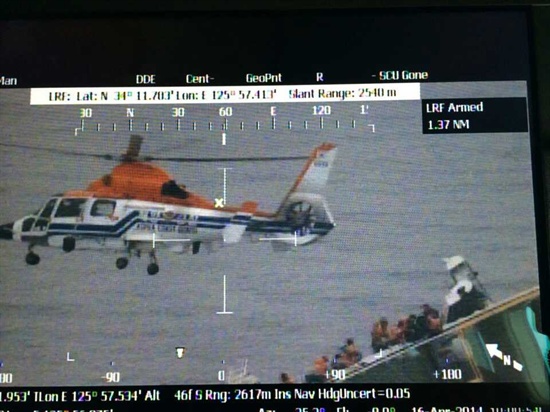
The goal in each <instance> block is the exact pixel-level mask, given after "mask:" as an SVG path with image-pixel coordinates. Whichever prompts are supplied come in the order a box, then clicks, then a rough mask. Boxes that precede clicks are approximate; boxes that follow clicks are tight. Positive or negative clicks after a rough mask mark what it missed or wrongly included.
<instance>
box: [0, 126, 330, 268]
mask: <svg viewBox="0 0 550 412" xmlns="http://www.w3.org/2000/svg"><path fill="white" fill-rule="evenodd" d="M142 142H143V138H142V137H141V136H139V135H131V136H130V141H129V144H128V148H127V150H126V153H124V154H123V155H121V156H112V155H94V154H81V153H74V152H66V151H65V152H64V153H67V154H73V155H83V156H92V157H96V158H98V157H100V158H104V159H108V160H115V161H118V164H117V165H116V166H115V167H114V168H113V169H112V170H111V172H110V173H108V174H106V175H104V176H102V177H100V178H99V179H97V180H94V181H92V182H91V183H89V185H88V186H87V188H86V189H84V190H69V191H66V192H64V193H62V194H59V195H54V196H52V197H51V198H50V199H49V200H47V201H46V203H45V204H44V206H43V207H42V208H41V209H39V210H38V211H36V212H35V213H33V214H30V215H27V216H24V217H22V218H20V219H18V220H15V221H14V222H11V223H7V224H3V225H0V239H4V240H15V241H20V242H24V243H27V244H28V251H27V254H26V256H25V262H26V263H27V264H28V265H31V266H34V265H38V264H39V262H40V256H39V255H38V254H37V253H36V251H35V249H36V248H37V247H42V246H49V247H57V248H61V249H62V250H63V251H64V252H66V253H70V252H72V251H74V250H112V251H115V252H116V253H117V254H118V257H117V259H116V262H115V266H116V268H117V269H120V270H122V269H124V268H126V267H127V266H128V263H129V259H130V258H132V257H134V256H137V257H140V256H141V255H142V254H148V255H149V264H148V266H147V273H148V274H149V275H155V274H157V273H158V272H159V264H158V259H157V251H158V250H159V249H161V248H163V249H168V250H169V251H171V252H174V253H178V254H183V253H190V254H193V255H194V254H197V253H199V251H200V250H201V246H202V245H204V247H205V248H206V249H207V250H208V251H214V250H216V249H217V248H218V246H220V247H221V246H224V245H230V244H235V243H238V242H240V241H241V240H242V239H243V236H244V235H246V236H247V237H249V238H250V240H251V241H261V240H267V241H269V242H270V243H271V244H272V246H273V248H274V249H275V250H289V249H291V248H292V247H298V246H303V245H307V244H310V243H312V242H314V241H316V240H318V239H319V238H321V237H323V236H325V235H327V234H328V233H329V232H330V231H331V230H332V229H333V228H334V227H335V223H334V219H333V217H332V215H331V213H330V211H329V208H328V205H327V202H326V200H325V198H324V197H323V195H322V194H321V192H322V190H323V188H324V187H325V185H326V183H327V180H328V177H329V172H330V170H331V167H332V165H333V163H334V160H335V157H336V152H337V148H336V146H335V145H334V144H332V143H323V144H321V145H320V146H318V147H316V148H315V149H314V150H313V151H312V152H311V154H310V156H309V157H307V156H295V157H284V158H283V157H271V158H223V159H208V158H206V159H205V158H197V159H189V158H175V157H153V156H140V151H141V146H142ZM2 145H3V146H18V147H22V146H21V145H9V144H2ZM47 150H49V149H47ZM58 152H59V151H58ZM61 152H63V151H61ZM289 159H290V160H297V159H307V160H306V163H305V165H304V167H303V169H302V171H301V172H300V174H299V175H298V177H297V178H296V180H295V182H294V184H293V185H292V186H291V188H290V190H289V191H288V193H287V194H286V196H285V197H284V198H283V200H282V202H281V203H280V206H279V207H278V209H277V210H276V211H274V212H267V211H262V210H259V209H258V202H255V201H245V202H243V203H242V204H241V205H226V204H225V199H215V200H214V201H212V199H208V198H206V197H204V196H201V195H199V194H197V193H194V192H191V191H190V190H188V189H187V187H186V186H184V185H182V184H178V183H176V181H175V179H174V178H173V177H172V176H170V174H168V173H167V172H166V171H165V170H164V169H162V168H161V167H159V166H158V165H155V164H154V163H153V161H175V162H184V161H219V160H228V161H264V160H289Z"/></svg>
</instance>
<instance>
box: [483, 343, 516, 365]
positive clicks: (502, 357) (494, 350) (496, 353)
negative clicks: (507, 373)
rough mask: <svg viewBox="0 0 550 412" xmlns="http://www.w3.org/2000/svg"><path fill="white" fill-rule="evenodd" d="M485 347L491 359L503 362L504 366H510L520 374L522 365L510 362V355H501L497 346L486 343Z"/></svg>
mask: <svg viewBox="0 0 550 412" xmlns="http://www.w3.org/2000/svg"><path fill="white" fill-rule="evenodd" d="M485 347H486V348H487V352H489V356H490V357H491V358H492V357H494V356H496V357H497V358H499V359H500V360H501V361H503V363H504V366H512V367H513V368H514V369H515V370H517V371H518V372H521V371H522V370H523V365H522V364H521V363H519V362H518V361H515V360H514V361H512V359H511V358H510V355H503V354H502V351H500V350H498V344H496V343H486V344H485Z"/></svg>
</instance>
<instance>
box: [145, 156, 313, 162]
mask: <svg viewBox="0 0 550 412" xmlns="http://www.w3.org/2000/svg"><path fill="white" fill-rule="evenodd" d="M305 159H309V156H271V157H269V156H268V157H260V156H259V157H158V156H145V157H143V158H142V159H140V160H143V161H146V162H151V161H158V162H181V163H184V162H265V161H283V160H305Z"/></svg>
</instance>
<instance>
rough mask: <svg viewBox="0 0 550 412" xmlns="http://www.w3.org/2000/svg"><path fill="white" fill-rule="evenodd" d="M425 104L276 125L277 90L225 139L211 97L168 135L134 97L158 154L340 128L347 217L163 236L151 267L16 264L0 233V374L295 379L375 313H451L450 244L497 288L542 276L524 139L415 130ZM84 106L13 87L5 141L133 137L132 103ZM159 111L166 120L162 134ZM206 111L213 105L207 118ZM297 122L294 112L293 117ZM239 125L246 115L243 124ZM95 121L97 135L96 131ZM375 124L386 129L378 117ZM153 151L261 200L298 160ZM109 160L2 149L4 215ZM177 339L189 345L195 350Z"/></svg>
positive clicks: (298, 148)
mask: <svg viewBox="0 0 550 412" xmlns="http://www.w3.org/2000/svg"><path fill="white" fill-rule="evenodd" d="M419 104H420V103H419V102H378V103H372V104H371V105H370V111H369V115H368V118H365V117H361V115H360V114H358V109H357V107H356V106H357V105H356V104H352V103H339V104H338V105H336V104H335V105H334V106H333V112H332V114H331V116H332V117H330V118H327V119H325V123H324V128H323V129H321V128H320V123H319V119H318V118H314V117H313V116H312V114H311V113H310V109H311V107H310V106H311V105H295V106H293V107H292V108H291V107H289V106H285V107H282V106H281V108H280V109H279V114H278V116H279V117H278V125H281V126H280V128H278V129H275V130H273V129H270V128H269V127H268V125H269V124H270V123H269V121H270V115H269V113H270V112H269V105H256V106H254V107H253V108H244V107H243V108H242V109H239V111H237V110H236V111H235V112H236V113H235V114H234V117H233V118H231V119H230V124H229V129H228V130H227V145H226V146H225V147H222V146H221V143H220V142H221V129H220V128H219V127H218V126H219V125H218V123H220V121H221V120H220V119H219V117H218V118H216V117H215V116H217V112H216V111H217V109H216V110H214V109H212V110H211V109H207V108H204V107H197V108H191V109H190V110H188V112H189V116H195V117H194V119H197V122H198V130H196V131H193V130H192V129H191V126H190V125H191V123H190V122H191V120H190V119H188V118H186V119H184V120H185V123H184V126H185V127H184V130H181V131H179V132H176V131H175V126H174V122H173V119H170V115H169V113H170V111H169V110H168V109H169V108H167V107H158V106H157V107H144V108H138V109H139V110H141V112H138V113H140V114H138V117H136V119H134V120H135V123H134V124H135V125H140V124H141V125H143V124H144V123H145V122H151V125H152V126H151V129H153V126H154V127H156V128H157V129H156V131H149V132H145V131H144V130H142V131H141V132H140V134H141V135H143V136H144V138H145V141H144V144H143V147H142V153H143V154H147V155H157V156H161V155H167V156H182V157H183V156H189V157H195V156H225V155H228V156H239V155H240V156H246V155H249V156H250V155H273V156H276V155H294V156H296V155H308V154H309V153H310V152H311V150H312V149H313V148H314V147H315V146H317V145H318V144H320V143H322V142H324V141H329V142H333V143H335V144H336V145H337V146H338V155H337V158H336V162H335V164H334V168H333V170H332V172H331V175H330V179H329V181H328V184H327V187H326V190H325V192H324V195H325V197H326V200H327V202H328V204H329V207H330V210H331V212H332V214H333V216H334V219H335V221H336V225H337V226H336V228H335V229H334V230H333V231H332V232H331V233H329V235H328V236H326V237H325V238H323V239H322V240H321V241H319V242H317V243H314V244H312V245H309V246H307V247H302V248H298V249H293V250H291V251H289V252H276V251H274V250H273V249H272V248H271V246H270V245H269V244H267V243H263V242H260V243H249V242H245V241H243V242H241V243H238V244H236V245H233V246H231V247H226V248H222V249H221V250H219V251H217V252H216V253H211V254H209V253H205V252H203V251H201V253H199V254H198V255H195V256H192V255H175V254H170V253H169V252H168V251H166V252H160V253H159V265H160V273H159V274H158V275H156V276H148V275H147V273H146V266H147V263H148V259H147V258H145V257H142V258H141V259H137V258H136V259H132V260H131V261H130V264H129V266H128V267H127V268H126V269H125V270H122V271H119V270H117V269H116V268H115V259H116V255H115V254H113V253H110V252H88V251H76V252H73V253H68V254H67V253H64V252H63V251H61V250H59V249H53V248H36V251H37V252H38V253H39V254H40V257H41V262H40V264H39V265H38V266H34V267H31V266H27V265H26V264H25V262H24V256H25V253H26V245H24V244H21V243H18V242H2V243H0V361H1V362H2V364H3V371H9V372H11V373H13V378H14V381H13V384H14V385H104V384H105V379H104V377H105V376H106V375H105V374H106V373H107V372H119V373H120V384H124V385H133V384H143V385H153V384H155V385H158V384H203V383H219V382H218V372H219V371H220V370H225V371H229V369H231V368H234V367H238V366H239V365H241V364H242V363H243V362H245V361H247V365H248V370H249V372H250V373H252V374H253V375H255V376H256V377H258V379H259V380H260V381H261V382H263V383H274V382H278V380H279V375H280V374H281V372H287V373H290V374H291V375H294V376H295V377H296V379H297V380H298V381H299V380H301V379H302V378H303V375H304V374H305V373H307V371H308V370H309V369H310V368H311V367H312V365H313V361H314V359H315V358H316V357H318V356H321V355H328V356H332V355H333V354H335V353H336V352H337V351H338V349H339V347H340V346H342V345H343V344H344V341H345V340H346V338H348V337H353V338H354V339H355V341H356V343H357V345H358V347H359V348H360V350H362V351H363V353H364V354H369V353H371V349H370V330H371V327H372V324H373V322H375V321H376V320H377V319H378V318H379V317H381V316H385V317H387V318H388V319H389V320H390V322H392V321H397V319H398V318H399V317H401V316H405V315H408V314H410V313H417V312H419V311H420V306H421V305H422V304H423V303H428V304H431V305H432V306H434V307H436V308H439V309H441V307H442V303H443V298H444V295H445V293H446V291H447V290H448V288H449V287H450V286H451V280H450V277H449V276H448V273H447V272H446V269H445V264H444V262H443V260H442V258H444V257H450V256H453V255H462V256H464V257H465V258H466V259H467V260H468V261H469V262H470V263H471V264H472V266H473V267H474V268H475V269H476V270H477V271H478V272H479V274H480V280H481V281H482V283H483V284H484V285H485V287H486V289H487V290H488V292H489V294H490V296H491V298H492V299H493V300H494V301H495V302H496V301H499V300H502V299H505V298H507V297H510V296H512V295H514V294H516V293H518V292H520V291H522V290H525V289H527V288H529V287H532V286H534V285H536V284H537V283H538V277H537V276H538V271H537V257H536V238H535V218H534V206H533V194H532V187H533V184H532V180H531V164H530V146H529V138H528V135H527V134H526V133H517V134H475V135H456V134H455V135H439V136H433V135H430V136H423V135H422V134H421V124H420V120H419V113H420V111H419V107H418V105H419ZM78 109H79V108H78V107H77V106H71V107H46V106H33V107H29V106H28V91H25V90H17V91H9V92H8V91H2V94H0V125H1V129H0V142H6V143H16V144H22V145H28V146H31V147H36V148H51V149H59V148H63V149H64V150H66V151H79V152H84V153H111V154H120V153H123V152H124V150H125V147H126V145H127V142H128V137H129V135H130V134H131V132H130V131H129V130H128V129H123V127H122V126H121V125H127V122H128V118H127V117H126V112H125V111H124V110H122V109H120V110H118V109H116V108H113V107H101V106H98V107H94V117H93V118H92V119H87V120H86V122H85V127H84V130H77V131H75V129H78V128H80V127H81V123H80V120H81V119H80V117H79V110H78ZM117 110H118V111H117ZM193 110H195V111H194V112H193ZM209 110H210V111H209ZM186 115H187V113H186ZM139 116H141V117H139ZM304 118H305V119H308V121H309V122H310V123H309V124H308V129H305V127H304V126H303V119H304ZM162 119H166V122H167V124H169V125H170V127H171V128H168V127H167V130H168V129H169V130H168V131H167V132H164V133H161V132H160V131H159V128H158V126H159V122H160V121H161V120H162ZM208 119H214V122H215V124H216V127H215V128H214V130H213V131H210V130H208V129H207V127H206V123H207V121H208ZM258 119H259V120H258ZM354 119H355V120H356V127H355V128H354V127H352V126H351V125H352V120H354ZM289 120H291V121H292V122H293V123H292V124H293V125H295V126H293V127H292V128H290V129H289V128H288V121H289ZM336 120H339V122H340V123H339V127H338V128H337V127H336ZM241 121H244V122H246V125H245V128H244V130H239V127H238V126H237V125H239V124H240V122H241ZM255 121H260V122H261V128H260V130H257V129H256V128H255V127H254V124H255V123H254V122H255ZM98 122H101V123H102V130H103V131H102V132H97V131H96V130H95V129H97V127H96V124H97V123H98ZM113 122H119V123H118V124H119V128H118V130H117V132H112V131H109V125H110V124H112V123H113ZM168 122H171V123H168ZM373 123H375V124H376V132H375V133H372V130H371V127H370V126H368V124H373ZM220 124H221V123H220ZM285 126H286V127H285ZM137 127H138V126H136V128H137ZM111 129H112V128H111ZM134 132H135V130H134ZM168 132H169V133H168ZM158 164H159V165H160V166H162V167H164V168H166V169H167V170H168V171H169V172H170V173H171V174H172V175H173V176H174V178H175V179H176V180H178V182H181V183H185V184H186V185H187V187H188V189H189V190H191V191H194V192H197V193H201V194H204V195H205V196H208V197H210V198H212V199H214V197H220V195H221V192H222V190H223V189H222V187H223V186H222V185H223V171H222V170H220V168H222V167H230V168H231V169H229V170H228V181H227V201H228V203H230V204H240V203H241V202H243V201H245V200H258V201H259V203H260V208H262V209H264V210H268V211H270V210H274V209H276V208H277V206H278V205H279V203H280V202H281V200H282V199H283V197H284V195H285V193H286V192H287V191H288V189H289V188H290V187H291V186H292V184H293V182H294V180H295V178H296V176H297V175H298V173H299V172H300V170H301V168H302V166H303V162H302V161H290V162H289V161H287V162H265V163H231V164H229V163H224V162H220V163H219V164H218V163H213V164H210V163H209V164H204V163H202V164H193V163H169V162H158ZM114 165H116V162H113V161H108V160H98V159H90V158H85V157H79V156H74V155H70V154H67V153H65V154H60V153H55V152H48V151H42V150H35V149H26V148H15V147H1V146H0V195H1V198H2V207H1V208H0V223H7V222H11V221H13V220H15V219H18V218H21V217H22V216H24V215H26V214H28V213H30V212H32V211H34V210H36V209H39V208H40V207H41V206H42V205H43V204H44V203H45V202H46V201H47V199H48V197H49V196H50V195H52V194H54V193H60V192H63V191H65V190H68V189H78V188H85V187H86V185H87V184H88V183H89V182H90V181H91V180H93V179H96V178H98V177H100V176H102V175H103V174H106V173H108V172H109V170H110V169H111V168H112V167H113V166H114ZM224 276H225V277H226V282H227V284H226V310H227V311H231V312H233V314H227V315H220V314H217V312H219V311H222V310H223V309H224V307H223V278H224ZM176 347H185V348H186V349H187V350H186V353H185V356H184V357H183V359H178V358H177V357H176V349H175V348H176ZM67 356H69V358H70V359H74V361H71V362H68V361H67Z"/></svg>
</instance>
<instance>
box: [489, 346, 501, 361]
mask: <svg viewBox="0 0 550 412" xmlns="http://www.w3.org/2000/svg"><path fill="white" fill-rule="evenodd" d="M485 346H486V347H487V352H489V356H490V357H491V358H492V357H493V356H496V357H497V358H499V359H500V360H502V352H501V351H499V350H498V344H497V343H487V344H485Z"/></svg>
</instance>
